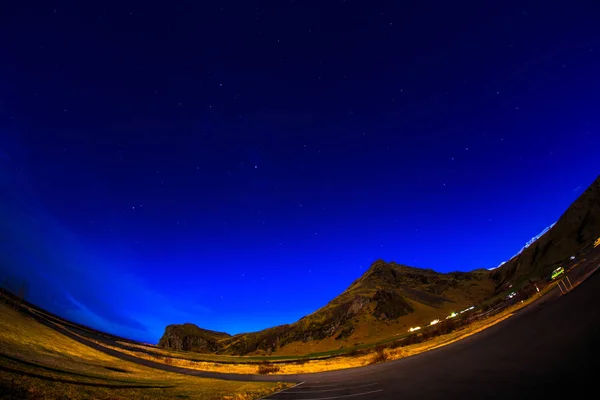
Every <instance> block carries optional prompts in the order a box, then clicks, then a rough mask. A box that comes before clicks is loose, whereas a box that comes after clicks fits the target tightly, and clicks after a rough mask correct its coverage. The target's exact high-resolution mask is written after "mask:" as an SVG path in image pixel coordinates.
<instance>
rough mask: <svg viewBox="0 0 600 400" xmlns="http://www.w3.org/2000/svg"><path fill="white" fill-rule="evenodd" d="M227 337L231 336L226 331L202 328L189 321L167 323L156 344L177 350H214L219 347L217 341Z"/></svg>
mask: <svg viewBox="0 0 600 400" xmlns="http://www.w3.org/2000/svg"><path fill="white" fill-rule="evenodd" d="M228 337H231V335H229V334H228V333H223V332H215V331H210V330H208V329H202V328H199V327H197V326H196V325H194V324H190V323H186V324H181V325H169V326H167V328H166V329H165V333H164V334H163V336H162V337H161V338H160V341H159V342H158V346H159V347H164V348H167V349H172V350H178V351H181V350H185V351H198V352H215V351H217V350H218V349H219V341H220V340H221V339H225V338H228Z"/></svg>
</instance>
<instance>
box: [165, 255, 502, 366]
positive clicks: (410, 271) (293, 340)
mask: <svg viewBox="0 0 600 400" xmlns="http://www.w3.org/2000/svg"><path fill="white" fill-rule="evenodd" d="M493 290H494V285H493V281H492V280H491V279H490V277H489V272H487V271H475V272H469V273H465V272H455V273H450V274H440V273H437V272H435V271H433V270H423V269H418V268H411V267H407V266H404V265H399V264H396V263H386V262H384V261H381V260H379V261H376V262H374V263H373V265H372V266H371V267H370V268H369V270H368V271H367V272H366V273H365V274H364V275H363V276H362V277H361V278H360V279H358V280H357V281H355V282H354V283H353V284H352V285H351V286H350V287H349V288H348V289H347V290H346V291H344V292H343V293H342V294H341V295H339V296H338V297H336V298H335V299H333V300H332V301H331V302H329V303H328V304H327V305H326V306H325V307H323V308H321V309H319V310H317V311H315V312H314V313H312V314H310V315H308V316H306V317H304V318H301V319H300V320H299V321H297V322H295V323H293V324H289V325H281V326H276V327H273V328H269V329H265V330H262V331H259V332H253V333H245V334H240V335H235V336H232V337H227V338H222V339H220V340H218V341H216V342H214V341H213V342H210V343H203V344H204V347H203V348H199V347H197V348H196V349H197V351H201V352H217V353H221V354H235V355H246V354H279V355H298V354H308V353H317V352H324V351H331V350H335V349H340V348H344V347H351V346H354V345H356V344H361V343H367V342H373V341H377V340H380V339H385V338H389V337H393V336H394V335H397V334H401V333H402V334H403V333H405V332H406V330H407V329H408V327H410V326H412V325H421V324H426V323H429V322H430V321H431V320H432V319H434V318H443V317H445V316H447V315H448V314H450V313H451V312H452V311H460V310H461V309H464V308H466V307H469V306H471V305H473V304H476V303H478V302H480V301H482V300H483V299H485V298H486V297H488V296H489V295H491V294H492V292H493ZM192 326H194V325H192ZM174 329H176V326H172V325H171V326H170V327H169V328H168V329H167V332H165V336H164V337H163V338H162V339H161V341H160V343H159V345H160V346H161V347H164V348H170V349H180V348H181V346H182V344H181V342H182V341H187V342H189V341H190V340H195V339H193V338H186V339H183V340H182V341H180V342H179V343H174V342H173V341H171V342H170V343H169V342H168V337H169V336H170V335H171V334H170V332H172V331H173V330H174ZM187 329H188V331H190V332H191V330H190V329H191V327H188V328H187ZM198 329H200V328H198Z"/></svg>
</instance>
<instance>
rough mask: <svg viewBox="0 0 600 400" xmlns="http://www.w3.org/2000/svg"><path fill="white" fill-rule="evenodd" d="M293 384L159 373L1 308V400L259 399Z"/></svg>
mask: <svg viewBox="0 0 600 400" xmlns="http://www.w3.org/2000/svg"><path fill="white" fill-rule="evenodd" d="M287 386H289V385H288V384H281V383H270V382H235V381H223V380H217V379H205V378H198V377H193V376H186V375H180V374H175V373H170V372H164V371H161V370H155V369H152V368H148V367H145V366H141V365H138V364H135V363H131V362H128V361H123V360H120V359H118V358H114V357H111V356H109V355H106V354H104V353H102V352H100V351H97V350H94V349H92V348H89V347H87V346H85V345H83V344H81V343H78V342H76V341H74V340H72V339H70V338H68V337H66V336H63V335H61V334H60V333H58V332H55V331H53V330H52V329H50V328H48V327H46V326H43V325H41V324H39V323H37V322H36V321H34V320H33V319H31V318H28V317H25V316H23V315H21V314H19V313H17V312H16V311H14V310H12V309H10V308H8V307H6V306H5V305H4V304H1V303H0V397H1V398H3V399H4V398H7V399H55V398H60V399H73V400H75V399H77V400H79V399H164V398H183V399H239V400H246V399H255V398H259V397H261V396H265V395H267V394H269V393H272V392H274V391H277V390H280V389H282V388H284V387H287Z"/></svg>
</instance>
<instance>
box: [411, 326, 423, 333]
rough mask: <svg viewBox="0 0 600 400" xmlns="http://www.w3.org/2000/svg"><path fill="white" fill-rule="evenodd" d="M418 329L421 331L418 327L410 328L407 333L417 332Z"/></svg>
mask: <svg viewBox="0 0 600 400" xmlns="http://www.w3.org/2000/svg"><path fill="white" fill-rule="evenodd" d="M419 329H421V327H420V326H415V327H414V328H410V329H409V330H408V331H409V332H414V331H418V330H419Z"/></svg>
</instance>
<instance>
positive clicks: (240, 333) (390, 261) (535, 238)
mask: <svg viewBox="0 0 600 400" xmlns="http://www.w3.org/2000/svg"><path fill="white" fill-rule="evenodd" d="M565 211H566V210H565ZM561 216H562V214H561ZM559 217H560V216H559ZM558 219H559V218H557V220H558ZM555 224H556V222H553V223H552V224H551V225H550V226H549V227H547V228H545V229H544V230H543V231H542V232H541V233H540V234H538V235H536V236H534V237H532V238H531V239H530V240H529V241H527V242H526V244H525V246H523V247H522V248H521V250H520V251H519V252H518V253H516V254H515V255H513V256H512V257H510V258H508V259H507V260H506V261H504V262H502V263H501V264H500V265H499V266H497V267H494V268H491V269H485V268H475V269H472V270H469V271H459V270H456V271H446V272H441V271H439V270H436V269H433V268H420V267H418V266H414V265H407V264H403V263H401V262H397V261H394V260H389V261H388V260H383V259H376V260H374V261H373V262H371V264H370V265H369V267H368V268H367V270H365V272H363V273H362V274H361V275H360V276H358V277H357V278H355V279H354V280H353V281H352V282H354V281H356V280H357V279H360V278H361V277H363V276H364V275H365V274H366V273H367V272H368V270H369V269H370V268H371V266H373V264H375V263H376V262H377V261H383V262H385V263H387V264H397V265H401V266H404V267H408V268H415V269H424V270H432V271H434V272H436V273H439V274H449V273H453V272H473V271H478V270H486V271H492V270H494V269H497V268H500V267H501V266H502V265H504V264H505V263H506V262H508V261H510V260H512V259H513V258H515V257H517V256H518V255H519V254H521V252H522V251H523V250H524V249H526V248H527V247H529V246H530V245H532V244H533V243H535V242H536V241H537V240H539V239H540V238H541V237H542V236H543V235H545V234H546V233H548V232H549V231H550V229H552V227H553V226H554V225H555ZM351 285H352V283H350V284H349V286H348V287H347V288H349V287H350V286H351ZM347 288H346V289H347ZM346 289H344V290H346ZM341 293H342V292H340V293H338V294H337V295H335V296H334V297H332V298H331V299H330V300H329V301H327V303H325V304H323V305H321V306H318V308H316V309H314V310H313V311H311V312H309V313H308V314H306V315H303V316H302V317H300V318H303V317H305V316H308V315H311V314H314V313H315V312H317V311H318V310H320V309H321V308H323V307H324V306H325V305H326V304H328V303H329V302H330V301H331V300H333V299H334V298H335V297H337V296H338V295H339V294H341ZM13 294H14V295H16V293H13ZM25 300H27V299H25ZM32 304H33V303H32ZM34 305H35V306H38V307H40V306H39V305H37V304H34ZM40 308H42V309H43V307H40ZM46 311H48V310H46ZM300 318H298V319H297V320H294V321H292V322H287V323H281V324H278V325H273V326H266V327H264V328H262V329H259V330H253V331H240V332H236V333H229V332H227V331H215V330H213V329H208V328H205V327H203V326H199V325H198V324H197V323H195V322H193V321H184V322H178V323H173V324H170V325H182V324H193V325H196V326H198V327H199V328H202V329H204V330H208V331H213V332H217V333H224V334H227V335H229V336H236V335H243V334H248V333H254V332H259V331H261V330H263V329H268V328H272V327H275V326H280V325H286V324H291V323H294V322H297V321H298V320H299V319H300ZM72 322H75V321H72ZM79 324H80V325H82V326H85V327H87V328H91V329H96V330H99V331H100V332H103V333H108V334H111V335H113V336H116V337H121V338H124V339H129V340H134V341H137V342H140V343H146V344H152V345H156V344H157V343H158V341H159V338H158V339H156V343H154V342H143V341H141V340H137V339H133V338H130V337H125V336H120V335H118V334H116V333H113V332H108V331H102V330H100V329H97V328H93V327H92V326H91V325H90V326H88V325H85V324H83V323H79ZM167 326H168V325H167ZM167 326H165V328H166V327H167Z"/></svg>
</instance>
